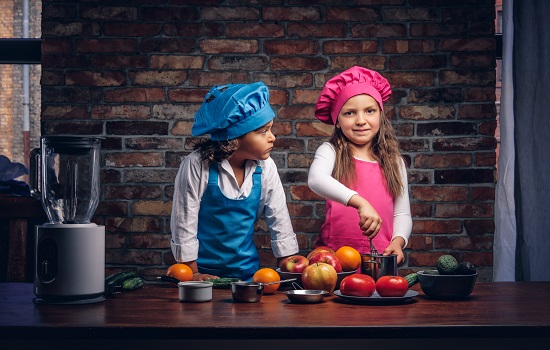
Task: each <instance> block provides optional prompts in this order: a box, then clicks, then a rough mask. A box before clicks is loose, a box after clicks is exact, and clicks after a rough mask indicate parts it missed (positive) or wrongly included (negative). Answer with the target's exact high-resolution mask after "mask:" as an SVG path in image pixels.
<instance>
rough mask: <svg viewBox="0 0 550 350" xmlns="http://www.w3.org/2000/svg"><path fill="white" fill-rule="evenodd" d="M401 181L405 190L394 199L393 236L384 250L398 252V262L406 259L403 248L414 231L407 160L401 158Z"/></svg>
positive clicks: (385, 252)
mask: <svg viewBox="0 0 550 350" xmlns="http://www.w3.org/2000/svg"><path fill="white" fill-rule="evenodd" d="M400 173H401V181H402V182H401V183H402V184H403V192H402V193H401V195H400V196H398V197H396V198H395V199H394V204H393V208H394V211H393V236H392V241H391V243H390V245H389V246H388V247H387V248H386V249H385V250H384V252H383V254H384V255H389V254H396V255H397V263H398V264H401V263H403V261H405V255H404V254H403V249H404V248H405V247H406V246H407V244H408V241H409V237H410V235H411V232H412V216H411V206H410V203H409V185H408V181H407V169H406V167H405V162H403V160H401V172H400Z"/></svg>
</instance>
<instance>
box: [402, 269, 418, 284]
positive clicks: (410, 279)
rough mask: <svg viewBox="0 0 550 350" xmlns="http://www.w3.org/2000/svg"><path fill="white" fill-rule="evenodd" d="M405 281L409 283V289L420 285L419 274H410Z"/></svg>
mask: <svg viewBox="0 0 550 350" xmlns="http://www.w3.org/2000/svg"><path fill="white" fill-rule="evenodd" d="M405 279H406V280H407V282H408V283H409V288H410V287H412V286H414V285H415V284H417V283H418V274H417V273H416V272H413V273H409V274H408V275H407V276H405Z"/></svg>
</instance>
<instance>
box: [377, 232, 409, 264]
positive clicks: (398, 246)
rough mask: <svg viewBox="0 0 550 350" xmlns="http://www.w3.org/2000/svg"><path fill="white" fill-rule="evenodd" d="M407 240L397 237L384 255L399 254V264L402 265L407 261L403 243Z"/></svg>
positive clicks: (385, 250)
mask: <svg viewBox="0 0 550 350" xmlns="http://www.w3.org/2000/svg"><path fill="white" fill-rule="evenodd" d="M404 244H405V241H404V240H403V238H401V237H395V238H394V239H393V240H392V241H391V243H390V244H389V245H388V246H387V247H386V249H384V252H383V253H382V255H391V254H395V255H397V265H401V264H402V263H403V262H404V261H405V254H404V253H403V245H404Z"/></svg>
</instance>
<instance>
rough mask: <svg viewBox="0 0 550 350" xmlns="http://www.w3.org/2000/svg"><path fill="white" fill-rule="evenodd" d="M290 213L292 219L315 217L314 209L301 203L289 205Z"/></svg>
mask: <svg viewBox="0 0 550 350" xmlns="http://www.w3.org/2000/svg"><path fill="white" fill-rule="evenodd" d="M287 206H288V212H289V213H290V216H291V217H306V218H307V217H311V216H312V215H313V207H312V206H311V205H307V204H304V203H301V202H298V203H287Z"/></svg>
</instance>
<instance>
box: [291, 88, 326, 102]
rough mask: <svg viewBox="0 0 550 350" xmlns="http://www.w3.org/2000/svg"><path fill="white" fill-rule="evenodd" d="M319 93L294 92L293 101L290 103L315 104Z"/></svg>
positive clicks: (313, 91) (318, 91)
mask: <svg viewBox="0 0 550 350" xmlns="http://www.w3.org/2000/svg"><path fill="white" fill-rule="evenodd" d="M320 92H321V91H320V90H294V100H293V101H292V102H293V104H301V103H309V104H315V103H317V99H318V98H319V93H320Z"/></svg>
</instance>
